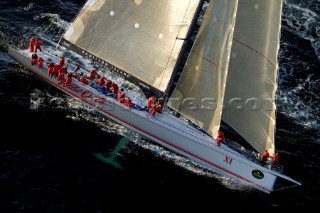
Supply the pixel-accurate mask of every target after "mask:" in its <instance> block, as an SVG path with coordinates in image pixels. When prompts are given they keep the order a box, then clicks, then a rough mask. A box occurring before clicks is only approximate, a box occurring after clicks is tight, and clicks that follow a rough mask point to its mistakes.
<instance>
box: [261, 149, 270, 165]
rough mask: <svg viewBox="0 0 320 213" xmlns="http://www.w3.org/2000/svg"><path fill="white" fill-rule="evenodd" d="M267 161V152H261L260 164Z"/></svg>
mask: <svg viewBox="0 0 320 213" xmlns="http://www.w3.org/2000/svg"><path fill="white" fill-rule="evenodd" d="M268 159H269V152H268V150H266V151H264V152H263V155H262V159H261V163H263V164H266V163H267V161H268Z"/></svg>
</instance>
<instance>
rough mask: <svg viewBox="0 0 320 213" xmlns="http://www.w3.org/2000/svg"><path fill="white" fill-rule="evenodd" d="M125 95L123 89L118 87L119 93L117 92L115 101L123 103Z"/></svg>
mask: <svg viewBox="0 0 320 213" xmlns="http://www.w3.org/2000/svg"><path fill="white" fill-rule="evenodd" d="M125 97H126V94H125V93H124V91H123V89H122V88H121V89H120V93H119V95H118V98H117V101H118V102H119V103H124V99H125Z"/></svg>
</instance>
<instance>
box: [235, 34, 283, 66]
mask: <svg viewBox="0 0 320 213" xmlns="http://www.w3.org/2000/svg"><path fill="white" fill-rule="evenodd" d="M233 40H234V41H236V42H238V43H239V44H242V45H243V46H245V47H247V48H248V49H250V50H252V51H254V52H255V53H257V54H258V55H260V56H262V57H263V58H264V59H266V60H267V61H268V62H269V63H270V64H271V65H272V66H273V67H274V68H275V69H276V68H277V65H276V64H274V63H273V62H272V61H271V60H270V59H269V58H267V56H265V55H263V54H262V53H261V52H259V51H258V50H255V49H254V48H252V47H250V46H249V45H247V44H245V43H243V42H241V41H239V40H237V39H235V38H234V39H233Z"/></svg>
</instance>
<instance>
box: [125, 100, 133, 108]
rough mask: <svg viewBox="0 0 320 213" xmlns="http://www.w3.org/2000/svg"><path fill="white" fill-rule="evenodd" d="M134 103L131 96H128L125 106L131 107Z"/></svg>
mask: <svg viewBox="0 0 320 213" xmlns="http://www.w3.org/2000/svg"><path fill="white" fill-rule="evenodd" d="M131 105H132V101H131V99H130V98H126V100H125V101H124V106H126V107H129V108H131Z"/></svg>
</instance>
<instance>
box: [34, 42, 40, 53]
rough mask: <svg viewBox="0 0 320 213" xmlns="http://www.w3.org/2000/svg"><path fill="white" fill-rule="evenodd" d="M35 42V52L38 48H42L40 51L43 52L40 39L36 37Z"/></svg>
mask: <svg viewBox="0 0 320 213" xmlns="http://www.w3.org/2000/svg"><path fill="white" fill-rule="evenodd" d="M34 44H35V46H36V49H35V50H34V52H35V53H37V51H38V50H40V52H41V43H40V41H39V40H38V39H36V40H35V42H34Z"/></svg>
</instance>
